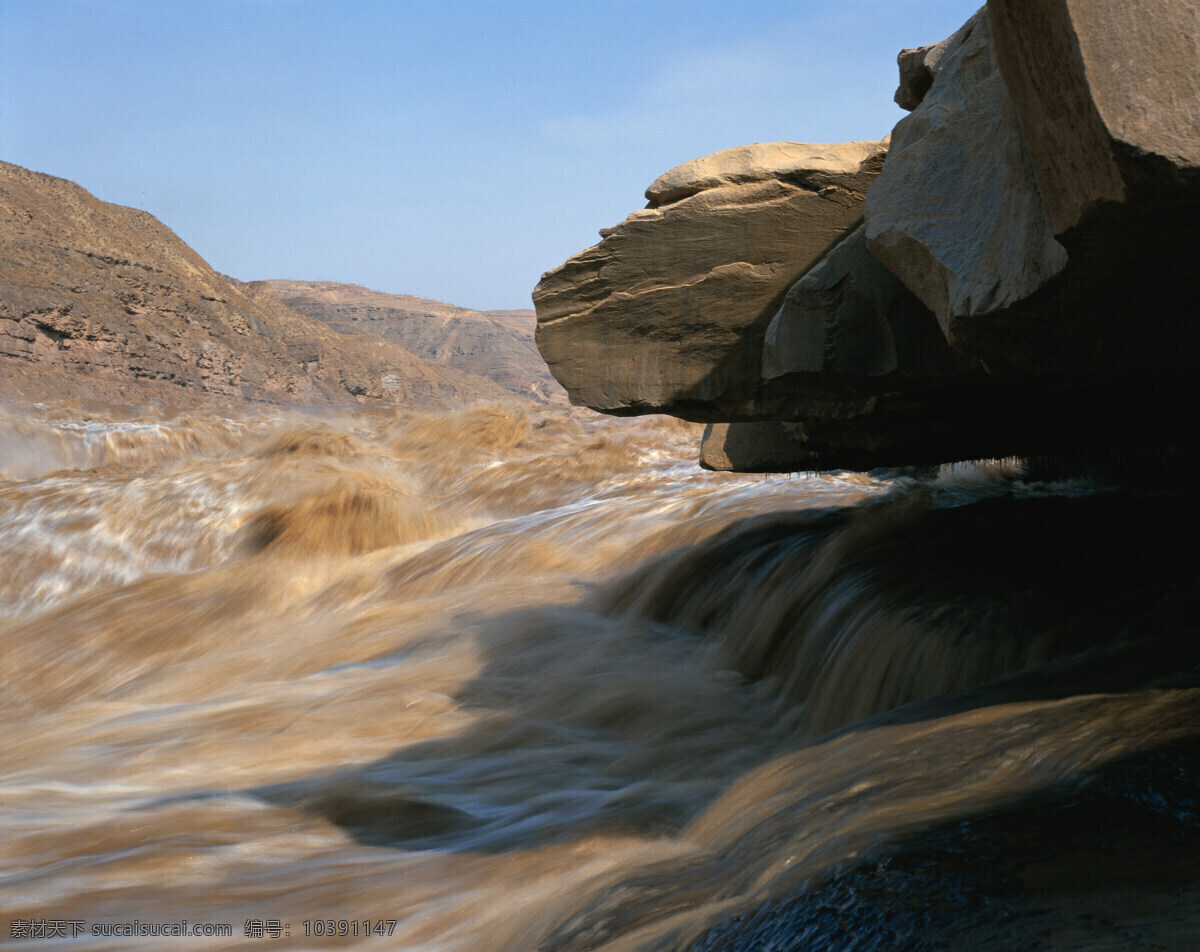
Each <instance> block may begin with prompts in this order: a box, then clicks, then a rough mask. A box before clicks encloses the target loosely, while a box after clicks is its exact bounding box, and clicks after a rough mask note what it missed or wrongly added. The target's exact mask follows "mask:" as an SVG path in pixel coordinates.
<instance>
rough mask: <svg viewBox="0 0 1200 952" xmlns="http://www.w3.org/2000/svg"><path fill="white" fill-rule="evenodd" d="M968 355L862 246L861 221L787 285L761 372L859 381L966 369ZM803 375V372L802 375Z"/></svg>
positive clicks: (928, 376) (949, 373)
mask: <svg viewBox="0 0 1200 952" xmlns="http://www.w3.org/2000/svg"><path fill="white" fill-rule="evenodd" d="M973 371H974V366H973V364H972V362H971V361H969V360H968V359H967V358H965V357H963V356H962V355H961V354H958V353H956V352H955V351H954V350H953V349H951V347H950V346H949V345H948V344H947V343H946V339H945V338H944V337H943V336H942V334H941V333H939V330H938V326H937V323H936V322H935V321H934V320H933V317H932V315H931V314H930V312H929V309H928V308H926V307H925V306H924V305H923V304H922V303H921V302H920V301H918V300H917V298H916V297H915V296H914V295H913V294H912V292H910V291H909V290H908V289H907V288H906V287H905V286H904V285H903V284H901V283H900V281H899V280H898V279H897V278H896V277H895V276H894V275H893V274H892V273H891V272H890V271H888V269H887V268H885V267H884V266H883V264H881V263H880V261H879V260H878V259H877V258H876V257H875V256H874V255H873V254H871V252H870V251H869V250H868V248H867V241H866V228H865V227H864V226H862V225H860V226H859V227H858V228H856V229H855V230H854V231H853V232H852V233H851V234H850V236H849V237H847V238H846V239H845V240H843V241H841V242H840V243H839V244H838V245H837V246H836V247H835V248H834V249H833V250H832V251H830V252H829V254H828V255H826V256H825V257H824V258H823V259H822V260H821V261H820V262H819V263H818V264H816V265H814V266H813V268H812V269H811V270H810V271H809V272H808V273H807V274H806V275H804V277H803V278H801V279H800V280H799V281H797V282H796V283H795V284H793V285H792V286H791V288H790V289H789V290H788V293H787V296H786V297H785V298H784V299H783V304H782V305H781V306H780V308H779V310H778V311H777V312H776V313H775V316H774V317H773V318H771V323H770V324H769V325H768V327H767V333H766V338H765V340H764V346H763V362H762V375H763V377H764V379H767V380H774V379H777V378H781V377H787V376H788V375H792V374H796V375H803V374H821V375H823V378H822V380H821V381H819V383H821V385H827V384H828V382H829V381H830V380H831V379H833V378H835V377H842V378H846V379H847V382H849V381H860V380H861V378H869V377H892V378H893V380H892V381H890V382H889V384H888V385H889V387H891V386H894V385H895V379H894V378H896V377H898V376H903V377H904V378H907V379H908V380H910V381H911V380H926V379H936V378H940V377H948V376H960V375H970V374H971V373H972V372H973ZM804 379H808V378H804Z"/></svg>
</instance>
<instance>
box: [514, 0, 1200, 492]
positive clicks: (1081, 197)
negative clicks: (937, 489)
mask: <svg viewBox="0 0 1200 952" xmlns="http://www.w3.org/2000/svg"><path fill="white" fill-rule="evenodd" d="M898 62H899V66H900V88H899V89H898V91H897V93H896V101H897V102H898V103H900V104H901V105H902V106H903V107H904V108H906V109H909V110H911V115H909V116H908V117H906V118H905V119H903V120H902V121H901V122H900V123H899V124H898V125H897V126H896V128H895V130H894V131H893V133H892V135H891V138H890V147H889V149H888V152H887V158H886V162H884V164H883V168H882V172H881V173H880V174H879V175H878V177H877V178H876V179H875V180H874V181H873V182H869V183H868V184H869V186H870V188H869V192H868V193H867V195H866V198H865V203H864V207H863V222H862V227H861V228H858V229H857V230H854V228H855V226H856V225H857V224H858V223H857V222H856V221H850V220H849V216H847V218H846V219H842V221H844V222H845V225H844V229H843V231H842V233H840V234H837V235H833V236H832V240H831V231H833V230H834V229H831V228H829V227H827V225H828V221H829V220H828V219H827V218H824V217H819V216H818V217H813V216H809V217H808V218H807V219H806V218H805V216H804V215H803V214H802V212H801V206H795V207H793V206H791V205H789V204H788V203H787V202H779V203H774V204H773V203H772V201H771V200H770V199H769V195H771V194H773V193H771V192H769V191H768V190H769V189H771V188H778V187H779V186H780V185H782V184H783V183H786V182H789V181H794V180H796V179H795V178H789V177H788V174H789V173H785V172H784V171H783V168H782V166H783V163H780V162H777V161H776V160H775V159H774V158H773V157H772V156H773V153H774V152H775V151H776V150H775V149H773V148H770V147H753V148H749V149H745V150H733V151H732V152H731V153H729V154H726V153H717V154H716V155H715V156H708V157H705V158H704V159H699V160H696V161H695V162H692V163H688V164H687V165H684V166H681V167H680V168H678V169H675V170H673V171H672V172H669V173H667V175H665V176H663V177H662V178H660V179H659V180H658V181H657V182H655V184H654V185H653V186H651V189H650V191H649V192H648V193H647V195H648V197H649V198H650V199H651V207H650V208H649V209H646V210H644V211H641V212H635V213H634V214H633V215H632V216H630V218H629V219H627V220H626V222H624V223H622V225H620V226H618V227H617V228H616V229H610V230H608V231H606V232H602V234H603V235H605V240H604V242H602V243H601V244H600V245H598V246H597V247H595V248H591V249H589V250H588V251H586V252H583V253H582V254H580V255H577V256H576V257H575V258H572V259H571V260H570V261H568V262H567V263H566V264H565V265H563V266H562V267H560V268H559V269H556V270H555V271H551V272H549V273H548V274H547V275H546V276H545V277H544V278H543V281H542V284H541V285H539V289H538V292H536V293H535V304H536V305H537V309H538V318H539V338H538V340H539V346H540V347H541V349H542V351H543V354H544V355H545V356H546V358H547V361H548V363H549V364H550V366H551V369H552V370H553V371H554V373H555V374H556V376H558V377H559V379H560V380H562V381H563V383H564V385H565V386H566V387H567V389H568V392H569V393H570V394H571V398H572V400H574V401H575V402H579V403H585V404H587V405H589V406H592V407H594V408H596V409H600V410H606V411H608V412H614V413H640V412H655V411H666V412H670V413H674V414H676V415H679V416H684V417H687V418H689V419H696V420H704V421H707V422H712V423H729V424H732V425H731V426H730V427H728V428H727V429H722V428H719V427H713V428H711V429H710V431H709V434H708V437H707V444H706V447H705V449H704V458H705V462H706V465H717V464H718V463H719V462H720V461H724V463H728V465H729V466H730V467H731V468H751V469H753V468H766V469H770V468H776V466H777V464H778V463H779V460H780V458H781V456H786V455H787V454H786V452H785V451H787V450H789V449H791V448H792V444H794V448H795V454H794V455H795V458H796V459H797V461H798V463H799V464H803V463H805V462H806V461H808V460H810V459H811V458H813V456H814V455H815V457H816V458H817V459H818V460H819V464H818V465H820V466H826V467H836V466H853V467H855V468H867V467H873V466H903V465H909V464H918V465H920V464H930V463H936V462H943V461H951V460H958V459H969V458H973V457H979V456H1007V455H1035V454H1045V453H1060V452H1087V451H1088V450H1090V449H1093V448H1098V447H1104V448H1108V449H1121V448H1133V447H1141V446H1155V445H1168V444H1170V445H1179V444H1182V443H1188V444H1190V443H1191V442H1194V440H1195V436H1194V433H1195V426H1194V422H1193V420H1192V415H1193V414H1192V410H1193V408H1194V407H1195V406H1196V404H1197V398H1198V397H1200V387H1198V384H1197V382H1196V379H1195V373H1194V370H1193V364H1194V363H1195V361H1196V358H1197V354H1198V351H1200V322H1197V321H1195V320H1194V318H1193V314H1194V311H1195V306H1194V301H1193V299H1194V294H1193V292H1192V289H1191V281H1190V278H1189V276H1190V274H1191V273H1192V271H1193V269H1194V262H1193V260H1192V259H1193V258H1194V249H1195V239H1194V233H1195V222H1196V221H1197V220H1198V219H1200V4H1198V3H1197V2H1195V0H1158V2H1154V3H1151V2H1149V0H1134V2H1130V3H1123V4H1098V3H1090V2H1086V0H1029V2H1024V0H1023V2H1021V3H1017V2H1016V0H990V2H989V4H988V6H987V7H986V8H985V9H983V10H980V11H979V12H978V13H977V14H976V15H975V16H974V17H972V18H971V20H970V21H968V23H967V24H965V25H964V27H963V28H962V29H961V30H959V31H958V32H957V33H956V34H955V35H954V36H952V37H950V38H949V39H947V40H944V41H942V42H941V43H938V44H936V45H933V46H927V47H922V48H920V49H914V50H904V51H902V52H901V54H900V56H899V60H898ZM835 151H836V150H834V149H832V148H830V149H829V153H830V154H831V155H832V154H834V153H835ZM868 170H871V171H873V166H871V164H870V161H868V162H865V163H864V164H862V165H861V166H860V167H859V169H858V175H860V176H861V175H862V174H863V173H864V172H866V171H868ZM791 174H792V175H793V176H795V175H798V174H800V173H795V172H793V173H791ZM804 174H815V172H814V171H812V170H810V171H809V172H807V173H804ZM823 174H825V175H826V176H828V175H831V174H834V173H831V172H830V171H829V170H828V169H826V170H824V172H823ZM801 177H802V176H801ZM830 181H832V180H830ZM739 189H743V190H752V189H758V190H761V191H760V192H759V193H755V192H747V196H746V198H744V199H741V201H740V207H739V204H736V203H734V202H733V201H732V200H733V199H734V198H735V196H737V194H738V190H739ZM831 194H832V193H831ZM819 195H820V192H819V191H818V196H819ZM706 197H707V200H708V202H709V203H711V208H709V207H704V206H702V204H701V203H702V202H703V201H704V200H705V199H706ZM724 198H728V199H729V200H730V201H721V199H724ZM768 207H770V209H771V213H772V214H773V215H774V216H775V217H774V220H772V221H771V223H770V225H769V227H767V228H765V229H764V228H762V227H760V221H761V219H760V218H759V216H764V215H766V209H767V208H768ZM802 207H803V208H811V207H813V206H812V205H811V204H810V205H806V206H802ZM672 215H678V216H679V218H678V220H679V224H678V225H676V224H675V219H674V218H672ZM684 216H687V218H685V217H684ZM688 219H690V220H688ZM685 222H686V224H685ZM767 232H769V234H768V233H767ZM705 233H709V234H712V235H713V236H714V237H713V238H712V239H711V240H705V239H702V238H699V237H698V235H701V234H705ZM773 242H774V243H776V245H777V247H775V248H774V249H773V248H772V243H773ZM822 242H824V247H823V249H822V250H821V251H820V253H818V254H815V255H812V256H811V257H810V256H809V253H810V252H811V251H812V250H813V249H814V248H815V247H816V246H819V245H821V244H822ZM797 251H802V252H804V253H803V254H799V255H796V256H795V257H793V258H785V256H786V255H787V254H790V253H795V252H797ZM766 261H770V262H784V261H786V264H772V265H771V266H770V268H769V269H768V270H771V277H772V278H774V277H778V276H780V275H782V274H783V273H784V272H785V271H787V270H789V269H796V268H800V269H801V270H802V273H797V272H796V271H795V270H793V271H792V278H791V279H789V280H787V281H786V284H787V285H788V286H789V290H787V291H786V293H785V292H783V291H780V290H779V285H777V284H770V283H769V282H768V281H766V280H760V281H759V283H757V284H755V283H754V282H753V281H751V280H749V277H750V276H751V275H753V276H754V277H755V278H760V279H761V278H763V277H764V275H763V274H762V273H761V272H756V271H755V268H756V267H758V266H759V265H760V264H761V263H762V262H766ZM772 295H777V296H772ZM770 420H775V421H779V422H780V423H782V424H786V425H785V426H782V427H781V426H773V427H772V426H766V427H764V426H758V425H752V424H754V422H755V421H759V422H762V421H770ZM784 436H786V440H785V441H783V442H781V440H783V437H784ZM756 441H757V442H758V447H757V450H756V449H755V442H756ZM787 441H790V443H789V442H787ZM756 454H757V458H758V459H759V460H760V462H759V463H757V464H755V463H753V462H749V463H746V464H745V465H744V466H743V465H742V462H739V461H743V462H744V461H748V460H749V461H753V460H754V459H755V458H756ZM764 461H765V462H764ZM724 463H722V465H724ZM798 468H804V467H803V465H798Z"/></svg>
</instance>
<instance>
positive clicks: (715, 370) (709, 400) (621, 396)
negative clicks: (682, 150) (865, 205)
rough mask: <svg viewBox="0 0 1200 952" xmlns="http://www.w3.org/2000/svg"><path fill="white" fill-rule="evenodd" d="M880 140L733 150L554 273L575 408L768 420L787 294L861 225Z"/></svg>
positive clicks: (547, 323)
mask: <svg viewBox="0 0 1200 952" xmlns="http://www.w3.org/2000/svg"><path fill="white" fill-rule="evenodd" d="M883 155H884V145H883V144H882V143H862V142H858V143H844V144H841V145H811V144H803V143H771V144H767V145H756V146H747V147H743V148H739V149H728V150H725V151H724V152H718V153H714V154H713V155H710V156H705V157H704V158H702V159H698V160H696V161H694V162H689V163H687V164H685V165H683V166H680V167H679V168H677V169H672V170H671V171H670V172H668V173H666V174H665V175H663V176H660V177H659V178H658V179H656V180H655V182H654V183H653V184H652V185H651V186H650V188H649V189H648V190H647V197H648V198H649V200H650V207H648V208H645V209H642V210H640V211H636V212H634V213H633V214H632V215H630V216H629V217H628V218H626V219H625V221H623V222H621V223H620V224H619V225H617V226H616V227H614V228H609V229H605V230H604V231H603V232H601V235H602V237H603V240H602V241H601V242H600V244H598V245H595V246H593V247H592V248H589V249H587V250H586V251H583V252H581V253H580V254H577V255H575V256H574V257H573V258H571V259H570V260H569V261H567V262H566V263H565V264H564V265H562V266H560V267H558V268H555V269H554V270H552V271H549V272H547V273H546V274H545V275H544V276H543V277H542V280H541V283H540V284H538V286H537V289H536V290H535V291H534V304H535V306H536V309H537V315H538V337H537V342H538V347H539V349H540V350H541V352H542V355H543V356H544V357H545V359H546V363H547V364H548V365H549V366H550V369H551V371H552V372H553V373H554V375H555V376H556V377H557V378H558V379H559V381H561V382H562V383H563V385H564V386H565V387H566V388H567V391H568V393H569V394H570V396H571V400H572V401H573V402H574V403H578V404H583V405H586V406H590V407H593V408H595V409H598V410H605V411H608V412H615V413H623V412H624V413H628V412H655V411H664V412H672V413H676V414H678V415H681V416H686V417H689V418H692V419H699V420H704V419H713V418H718V417H720V416H721V415H723V414H725V415H729V414H732V415H735V416H737V415H742V414H747V413H749V414H751V415H753V414H754V413H755V412H758V411H757V410H756V408H755V407H754V405H753V403H754V398H755V395H756V391H757V389H758V379H759V367H760V364H761V359H762V340H763V334H764V332H765V331H766V327H767V324H768V323H769V322H770V319H771V317H772V315H773V314H774V312H775V310H776V309H777V308H778V306H779V303H780V301H781V300H782V297H783V295H784V293H785V292H786V290H787V288H788V287H789V286H790V285H791V284H792V283H793V282H794V281H795V280H796V279H797V278H798V277H799V276H800V275H802V274H803V273H804V272H805V271H806V270H807V269H808V268H809V267H811V266H812V265H813V264H814V263H816V262H817V261H818V260H820V258H821V257H822V256H823V255H824V254H825V252H826V251H827V250H828V249H829V248H830V247H831V246H832V245H833V244H834V243H835V242H836V241H838V240H839V239H840V238H841V237H842V236H843V235H844V234H845V233H846V231H847V230H849V229H851V228H852V227H853V226H854V225H855V224H857V222H858V219H859V218H860V216H861V210H862V201H863V197H864V195H865V193H866V190H867V187H868V185H869V184H870V182H871V181H872V180H873V179H874V177H875V175H876V174H877V172H878V168H879V165H880V163H881V162H882V159H883Z"/></svg>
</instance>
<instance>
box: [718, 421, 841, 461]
mask: <svg viewBox="0 0 1200 952" xmlns="http://www.w3.org/2000/svg"><path fill="white" fill-rule="evenodd" d="M793 427H794V425H793V424H787V423H782V422H780V421H779V420H764V421H762V422H761V423H710V424H709V425H708V426H706V427H705V428H704V436H703V437H701V439H700V465H701V466H702V467H704V468H705V469H714V470H717V471H719V472H731V471H732V472H749V473H794V472H796V471H797V470H802V469H815V468H817V467H819V466H820V463H821V458H820V455H819V454H817V453H813V452H811V451H809V450H807V449H805V447H804V443H803V442H802V441H801V439H800V437H799V436H797V434H796V433H795V432H794V429H793Z"/></svg>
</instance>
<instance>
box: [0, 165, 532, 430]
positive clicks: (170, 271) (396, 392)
mask: <svg viewBox="0 0 1200 952" xmlns="http://www.w3.org/2000/svg"><path fill="white" fill-rule="evenodd" d="M0 368H2V370H3V373H0V396H3V397H4V398H6V399H26V400H43V399H51V398H80V397H82V398H89V399H99V400H105V401H116V402H133V403H142V402H156V403H172V404H185V405H187V404H198V403H212V402H214V401H251V402H264V403H297V404H305V405H345V404H357V403H381V404H390V403H395V404H413V405H431V406H445V405H451V404H460V403H470V402H475V401H478V400H504V399H509V395H508V394H507V393H506V392H505V391H503V390H501V389H500V388H499V387H497V386H496V385H495V384H493V383H491V382H490V381H488V380H484V379H483V378H480V377H474V376H471V375H467V374H462V373H459V372H457V371H454V370H452V369H449V368H438V367H434V366H431V365H429V364H427V363H425V362H423V361H421V360H419V359H417V358H416V357H414V356H413V355H412V354H410V353H408V352H407V351H406V350H404V349H403V348H401V347H400V346H398V345H396V344H394V343H391V342H389V341H385V340H382V339H381V338H378V337H375V336H374V335H369V334H364V333H358V334H341V333H338V332H337V331H336V330H333V329H332V328H330V327H328V326H326V325H325V324H323V323H322V322H320V321H316V320H313V319H312V318H308V317H305V316H304V315H302V314H299V313H297V312H295V311H292V310H290V309H289V308H287V307H286V306H285V305H284V304H283V303H282V302H281V301H280V300H279V298H278V297H276V296H275V294H274V293H273V292H272V291H271V290H270V289H269V288H268V287H267V286H266V285H264V284H262V283H251V284H241V283H235V282H231V281H230V280H228V279H226V278H223V277H222V276H221V275H218V274H217V273H216V272H215V271H213V270H212V269H211V268H210V267H209V266H208V265H207V264H206V263H205V262H204V261H203V259H201V258H200V256H199V255H197V254H196V253H195V252H194V251H192V249H191V248H189V247H188V246H187V245H185V244H184V243H183V242H182V241H180V240H179V238H178V237H177V236H176V235H175V234H173V233H172V232H171V231H170V230H169V229H167V228H166V227H164V226H163V225H162V223H161V222H159V221H158V220H157V219H155V218H154V217H153V216H151V215H148V214H146V213H145V212H141V211H138V210H136V209H132V208H125V207H122V206H119V205H110V204H107V203H105V202H102V201H100V200H98V199H96V198H95V197H93V196H92V195H90V194H89V193H88V192H86V191H85V190H84V189H82V188H80V187H79V186H78V185H75V184H74V183H71V182H68V181H65V180H63V179H58V178H54V177H52V176H49V175H41V174H39V173H36V172H30V171H27V170H25V169H22V168H19V167H18V166H14V165H8V164H3V163H0Z"/></svg>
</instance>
